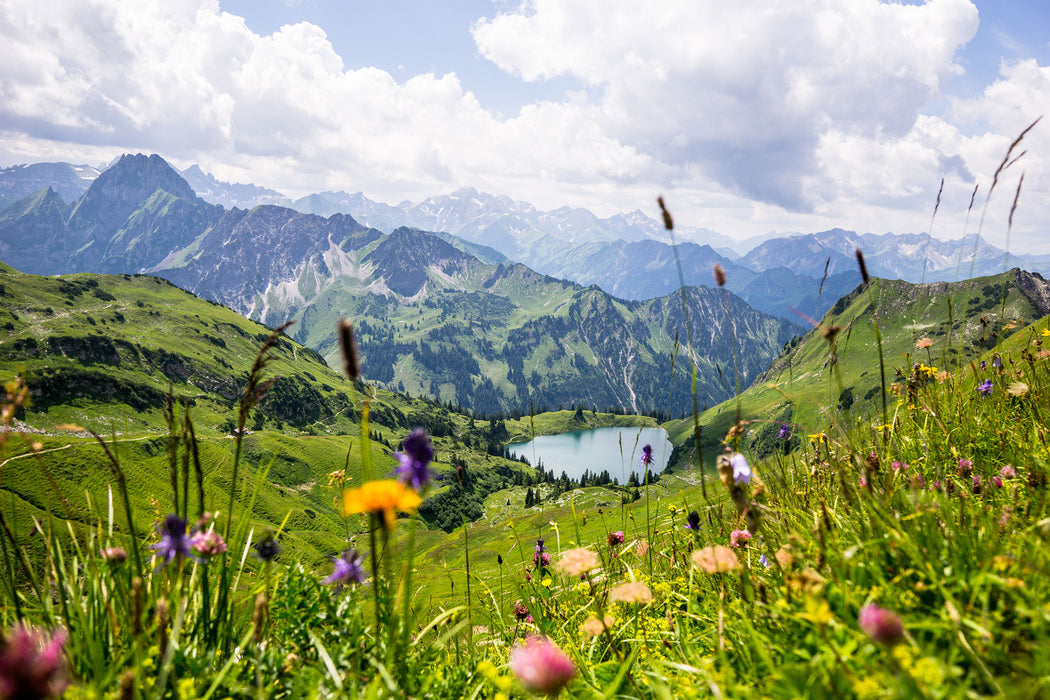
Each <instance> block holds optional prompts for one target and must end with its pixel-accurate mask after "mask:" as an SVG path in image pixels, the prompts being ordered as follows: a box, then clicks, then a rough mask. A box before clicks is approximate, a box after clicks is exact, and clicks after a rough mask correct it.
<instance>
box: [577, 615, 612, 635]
mask: <svg viewBox="0 0 1050 700" xmlns="http://www.w3.org/2000/svg"><path fill="white" fill-rule="evenodd" d="M614 622H616V620H614V619H613V618H612V617H610V616H609V615H605V616H603V619H598V618H597V617H588V618H587V620H586V621H585V622H584V623H583V624H582V625H580V634H582V635H583V636H585V637H597V636H598V635H600V634H601V633H602V632H604V631H605V630H607V629H609V628H610V627H612V626H613V623H614Z"/></svg>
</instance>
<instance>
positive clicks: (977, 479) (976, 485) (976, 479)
mask: <svg viewBox="0 0 1050 700" xmlns="http://www.w3.org/2000/svg"><path fill="white" fill-rule="evenodd" d="M970 490H971V491H973V493H980V492H981V475H980V474H974V475H973V486H972V487H971V489H970Z"/></svg>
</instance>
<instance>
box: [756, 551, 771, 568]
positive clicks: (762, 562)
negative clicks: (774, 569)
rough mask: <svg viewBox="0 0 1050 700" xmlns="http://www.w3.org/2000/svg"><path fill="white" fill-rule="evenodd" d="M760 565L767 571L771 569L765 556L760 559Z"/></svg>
mask: <svg viewBox="0 0 1050 700" xmlns="http://www.w3.org/2000/svg"><path fill="white" fill-rule="evenodd" d="M758 563H759V564H761V565H762V566H764V567H766V568H767V569H768V568H769V559H768V558H767V557H766V555H765V554H763V555H762V556H760V557H759V558H758Z"/></svg>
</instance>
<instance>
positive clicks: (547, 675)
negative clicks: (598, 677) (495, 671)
mask: <svg viewBox="0 0 1050 700" xmlns="http://www.w3.org/2000/svg"><path fill="white" fill-rule="evenodd" d="M510 670H511V671H513V672H514V675H515V676H517V677H518V680H520V681H521V683H522V685H524V686H525V687H526V688H528V689H529V690H531V691H533V692H535V693H543V694H545V695H557V694H558V693H559V692H560V691H561V689H562V688H564V687H565V685H566V684H567V683H568V682H569V681H571V680H572V678H573V676H575V675H576V665H575V664H574V663H573V662H572V659H570V658H569V657H568V656H566V655H565V652H564V651H562V650H561V649H560V648H558V645H557V644H555V643H554V642H552V641H551V640H549V639H547V638H546V637H529V639H527V640H526V641H525V643H524V644H520V645H518V646H516V647H514V650H513V651H512V652H511V653H510Z"/></svg>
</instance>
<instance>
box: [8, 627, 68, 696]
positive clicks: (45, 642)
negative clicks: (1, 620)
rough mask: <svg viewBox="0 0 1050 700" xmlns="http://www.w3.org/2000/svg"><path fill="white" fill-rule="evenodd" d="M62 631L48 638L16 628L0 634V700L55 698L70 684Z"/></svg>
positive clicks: (35, 632)
mask: <svg viewBox="0 0 1050 700" xmlns="http://www.w3.org/2000/svg"><path fill="white" fill-rule="evenodd" d="M66 636H67V635H66V632H65V630H58V631H57V632H55V633H54V634H53V635H51V638H50V639H47V638H46V637H45V636H44V634H43V633H42V632H41V631H39V630H34V629H32V628H29V627H23V626H22V625H17V626H15V627H14V628H13V629H12V630H11V632H10V634H9V635H6V636H4V635H0V698H51V697H58V696H59V695H61V694H62V692H63V691H65V689H66V686H68V685H69V679H68V678H67V677H66V660H65V658H63V656H62V646H63V645H64V644H65V643H66Z"/></svg>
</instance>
